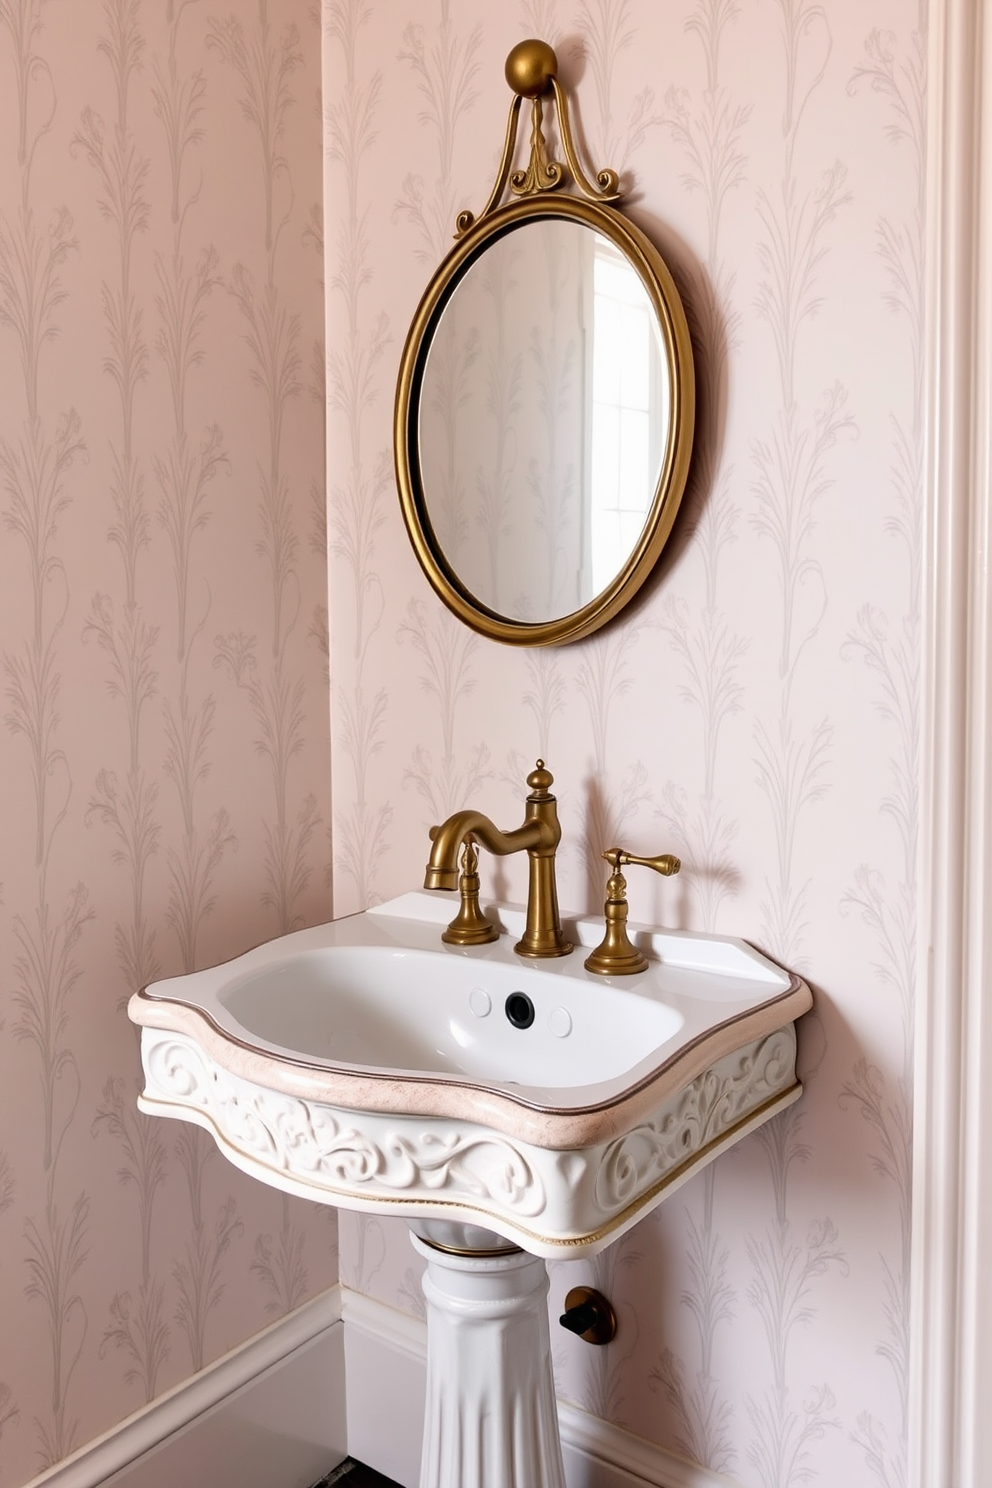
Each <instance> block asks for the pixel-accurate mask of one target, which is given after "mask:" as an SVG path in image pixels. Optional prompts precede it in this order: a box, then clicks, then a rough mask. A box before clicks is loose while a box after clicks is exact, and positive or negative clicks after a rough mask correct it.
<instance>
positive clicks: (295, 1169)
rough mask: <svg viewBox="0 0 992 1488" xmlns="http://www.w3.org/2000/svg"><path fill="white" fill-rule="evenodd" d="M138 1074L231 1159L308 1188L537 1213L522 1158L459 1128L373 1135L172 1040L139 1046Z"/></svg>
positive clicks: (537, 1188) (542, 1199) (537, 1191)
mask: <svg viewBox="0 0 992 1488" xmlns="http://www.w3.org/2000/svg"><path fill="white" fill-rule="evenodd" d="M145 1068H146V1073H147V1077H148V1091H147V1094H148V1095H149V1096H150V1097H151V1098H153V1099H154V1097H155V1096H156V1095H161V1096H162V1097H163V1098H165V1099H168V1100H170V1101H173V1102H175V1103H178V1104H182V1105H184V1106H187V1107H189V1108H192V1109H199V1110H202V1111H204V1112H205V1113H206V1114H207V1115H209V1117H210V1119H211V1122H212V1123H213V1125H214V1126H215V1127H216V1129H217V1131H218V1132H219V1133H220V1134H221V1136H223V1138H224V1140H225V1141H226V1142H228V1143H230V1145H231V1146H232V1147H234V1148H235V1149H236V1150H237V1151H239V1152H241V1153H243V1154H244V1155H245V1156H246V1157H250V1158H254V1159H256V1160H257V1161H259V1162H262V1163H265V1164H266V1166H268V1167H275V1168H278V1169H279V1170H281V1171H283V1172H285V1173H287V1174H289V1175H291V1176H292V1177H294V1178H297V1179H302V1180H303V1181H304V1182H307V1183H312V1184H314V1185H316V1186H318V1187H319V1186H321V1185H322V1184H326V1185H327V1186H328V1187H333V1188H335V1189H338V1190H341V1189H345V1190H347V1189H351V1190H357V1191H360V1190H361V1189H362V1188H363V1187H365V1188H367V1187H369V1186H378V1187H382V1188H386V1189H389V1190H390V1191H392V1192H396V1193H404V1194H409V1196H410V1197H413V1195H414V1194H415V1193H416V1192H417V1191H420V1192H421V1193H424V1194H426V1195H436V1196H437V1197H438V1198H444V1199H448V1200H451V1199H456V1198H459V1197H460V1198H464V1199H466V1200H468V1201H470V1202H476V1203H478V1202H480V1201H482V1202H489V1203H492V1204H495V1205H497V1206H498V1207H499V1208H501V1209H505V1210H507V1211H510V1212H512V1213H515V1214H519V1215H521V1216H523V1215H527V1216H534V1215H537V1214H540V1213H541V1212H542V1210H543V1209H544V1207H545V1204H546V1195H545V1190H544V1185H543V1183H542V1181H541V1178H540V1176H539V1175H538V1174H537V1173H536V1172H535V1171H534V1169H533V1167H532V1165H531V1164H530V1163H529V1162H528V1161H527V1158H526V1157H525V1156H524V1155H523V1153H522V1152H521V1151H520V1150H519V1149H518V1148H517V1147H516V1146H515V1145H514V1144H513V1143H512V1142H510V1141H508V1140H506V1139H505V1138H502V1137H498V1136H494V1135H492V1134H491V1133H488V1132H480V1131H479V1130H478V1129H475V1128H472V1127H469V1126H468V1125H467V1124H466V1125H465V1126H461V1127H459V1126H456V1125H449V1124H446V1123H445V1124H441V1123H437V1124H435V1125H434V1126H433V1127H429V1128H428V1127H423V1126H421V1127H420V1128H419V1129H418V1128H417V1126H416V1124H414V1123H411V1131H409V1132H403V1133H401V1132H398V1131H396V1130H389V1129H388V1128H387V1129H385V1130H382V1119H381V1118H378V1117H376V1116H369V1117H367V1118H366V1119H365V1122H363V1118H362V1115H361V1113H358V1112H353V1111H349V1112H347V1113H343V1112H340V1111H337V1110H335V1109H333V1108H331V1107H328V1106H322V1105H320V1104H318V1103H316V1102H311V1101H305V1100H301V1099H298V1098H296V1097H293V1096H286V1095H280V1094H278V1093H275V1092H273V1091H269V1090H265V1089H263V1088H262V1087H261V1086H258V1085H255V1084H253V1083H252V1082H251V1081H249V1080H245V1079H243V1078H241V1077H240V1076H237V1075H232V1074H230V1073H229V1072H228V1071H227V1070H223V1069H220V1068H218V1067H216V1066H213V1065H211V1064H210V1063H209V1061H207V1060H206V1059H205V1058H204V1056H203V1055H202V1053H201V1052H200V1051H199V1050H198V1049H197V1048H196V1046H195V1045H194V1044H193V1043H191V1042H190V1043H186V1042H184V1041H183V1040H181V1039H178V1038H176V1037H175V1036H174V1035H169V1036H168V1037H167V1038H165V1039H163V1040H162V1041H161V1042H159V1043H154V1042H152V1041H151V1039H149V1040H148V1044H147V1045H146V1050H145ZM366 1123H367V1125H366ZM373 1132H375V1133H376V1135H372V1133H373ZM380 1132H381V1135H380V1134H379V1133H380Z"/></svg>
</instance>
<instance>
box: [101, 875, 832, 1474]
mask: <svg viewBox="0 0 992 1488" xmlns="http://www.w3.org/2000/svg"><path fill="white" fill-rule="evenodd" d="M487 913H490V916H491V917H495V918H496V919H497V921H498V923H499V924H500V926H501V928H502V929H504V930H506V931H507V932H508V934H506V935H503V936H501V938H500V940H499V941H497V942H495V943H493V944H491V945H485V946H480V947H472V948H457V947H451V946H446V945H442V943H441V941H440V936H439V932H440V929H441V928H442V927H443V925H444V924H446V923H447V920H448V919H449V918H450V915H451V899H450V896H448V895H444V894H437V893H430V892H427V891H421V892H417V893H412V894H407V895H404V896H403V897H402V898H400V899H398V900H393V901H392V902H391V903H389V904H386V905H382V906H380V907H379V908H377V909H375V910H369V911H366V912H365V913H364V914H360V915H353V916H351V917H350V918H348V919H343V920H337V921H334V922H332V923H331V924H328V925H322V926H319V927H317V928H316V929H313V930H303V931H300V932H298V933H297V934H295V935H289V936H285V937H282V938H281V939H279V940H276V941H272V942H270V943H268V944H267V945H263V946H259V947H258V948H257V949H255V950H253V951H249V952H248V953H247V955H245V956H242V957H240V958H238V959H237V960H235V961H232V962H229V963H227V964H226V965H224V966H220V967H215V968H212V969H210V970H208V971H202V972H195V973H192V974H191V975H189V976H184V977H177V978H173V979H172V980H169V981H162V982H158V983H155V984H154V985H152V986H151V987H148V988H146V989H145V990H144V991H143V992H140V993H137V994H135V996H134V997H133V998H132V999H131V1003H130V1006H129V1013H130V1016H131V1018H132V1019H133V1020H134V1021H135V1022H136V1023H138V1024H140V1025H141V1026H142V1037H141V1047H142V1060H143V1064H144V1069H145V1090H144V1093H143V1095H142V1097H141V1100H140V1105H141V1107H142V1109H143V1110H145V1111H147V1112H149V1113H151V1114H154V1115H162V1116H173V1117H178V1118H179V1119H181V1120H186V1121H195V1122H198V1123H199V1124H200V1125H201V1126H203V1127H205V1128H206V1129H207V1130H208V1131H210V1132H211V1133H212V1134H213V1136H214V1138H215V1140H216V1142H217V1144H218V1146H219V1147H220V1148H221V1150H222V1151H223V1152H224V1153H225V1154H226V1156H228V1157H229V1158H230V1159H231V1160H232V1161H233V1162H235V1163H236V1164H237V1165H238V1166H239V1167H241V1168H243V1169H244V1170H245V1171H246V1172H248V1173H250V1174H252V1175H253V1176H255V1177H257V1178H259V1179H261V1180H262V1181H263V1182H265V1183H269V1184H272V1185H274V1186H275V1187H277V1188H281V1189H284V1190H285V1191H287V1192H289V1193H295V1194H300V1195H303V1196H304V1197H308V1198H313V1199H317V1200H319V1201H320V1202H321V1203H325V1204H326V1203H332V1204H336V1205H338V1206H340V1207H341V1208H348V1209H356V1210H363V1211H367V1212H375V1213H379V1214H396V1215H401V1216H403V1217H405V1218H406V1219H407V1220H408V1221H409V1222H410V1223H411V1227H412V1228H413V1230H414V1232H415V1237H416V1238H415V1244H416V1245H417V1246H418V1248H419V1249H420V1250H421V1251H422V1253H423V1254H424V1255H425V1256H426V1257H427V1261H428V1270H427V1276H426V1279H425V1284H424V1289H425V1294H426V1296H427V1302H428V1340H429V1341H428V1423H427V1427H426V1431H425V1444H424V1458H423V1468H422V1475H421V1485H422V1488H562V1485H563V1482H564V1478H563V1475H562V1467H561V1451H560V1447H559V1445H558V1432H557V1418H556V1414H555V1405H554V1386H553V1381H552V1377H551V1363H550V1345H549V1342H548V1325H547V1312H546V1306H545V1300H544V1299H545V1294H546V1291H547V1278H546V1271H545V1266H544V1262H543V1259H541V1258H546V1257H552V1256H553V1257H556V1258H559V1259H567V1258H571V1257H576V1256H581V1255H593V1254H595V1253H596V1252H597V1251H599V1250H601V1249H603V1248H604V1247H605V1246H606V1245H608V1244H610V1243H611V1242H612V1241H613V1240H615V1239H616V1238H617V1237H618V1236H619V1235H621V1234H622V1233H623V1232H624V1231H625V1230H626V1229H628V1228H629V1227H630V1226H631V1225H633V1224H635V1223H636V1222H637V1220H638V1219H639V1218H640V1217H641V1216H642V1215H643V1214H645V1213H647V1212H648V1211H649V1210H650V1209H652V1208H654V1207H655V1206H656V1205H657V1204H659V1203H660V1202H661V1201H662V1199H663V1198H665V1197H666V1196H667V1195H668V1194H670V1193H671V1192H672V1191H673V1190H674V1189H675V1188H676V1187H677V1186H678V1185H680V1184H681V1183H682V1182H684V1181H685V1180H686V1178H688V1177H689V1176H690V1175H691V1174H692V1173H694V1172H696V1171H697V1170H698V1169H699V1168H700V1167H702V1166H703V1165H705V1163H707V1162H709V1161H711V1160H712V1158H714V1157H715V1156H716V1155H717V1154H718V1153H719V1152H721V1151H723V1150H724V1149H725V1148H726V1147H728V1146H730V1145H731V1144H732V1143H733V1142H736V1141H738V1140H739V1139H740V1138H741V1137H742V1136H744V1135H745V1134H746V1133H747V1132H749V1131H751V1130H753V1129H754V1128H755V1127H756V1126H758V1125H760V1124H761V1123H762V1122H764V1121H767V1120H768V1119H769V1118H770V1117H771V1116H773V1115H774V1114H775V1113H776V1112H777V1111H780V1110H782V1109H783V1108H784V1107H785V1106H787V1105H789V1104H790V1103H791V1102H792V1101H794V1100H796V1099H797V1098H798V1096H799V1095H800V1094H801V1086H800V1084H799V1082H798V1081H797V1079H796V1071H795V1055H796V1038H795V1028H794V1024H795V1020H796V1019H797V1018H798V1017H800V1016H801V1014H802V1013H804V1012H806V1011H807V1009H808V1008H809V1007H810V1005H811V1001H812V999H811V996H810V992H809V989H808V987H807V986H806V985H805V983H804V982H802V981H801V980H800V979H799V978H798V977H795V976H792V975H790V973H788V972H786V971H783V970H782V969H781V968H780V967H778V966H776V965H775V964H774V963H773V962H771V961H769V960H768V959H767V958H766V957H764V956H762V955H760V954H759V953H758V952H757V951H755V950H753V949H752V948H751V947H750V946H748V945H746V944H745V943H744V942H743V941H737V940H728V939H724V938H719V937H715V936H704V935H695V934H691V933H681V932H672V931H657V930H651V929H649V928H647V927H641V928H640V929H638V927H636V926H631V927H630V928H631V931H632V935H633V939H634V941H635V943H636V944H637V946H638V948H639V949H640V950H642V951H643V952H644V953H645V954H646V956H647V957H648V961H649V966H648V969H647V971H645V972H641V973H639V974H638V975H635V976H627V977H623V978H619V977H617V978H610V977H605V978H604V977H597V976H593V975H592V974H590V973H588V972H586V971H585V970H584V969H583V966H582V957H581V955H579V954H578V953H577V954H575V955H573V956H570V957H564V958H560V959H556V960H553V961H546V962H542V963H541V964H540V965H539V966H537V965H534V964H526V963H522V962H521V960H520V958H519V957H517V956H515V955H514V953H513V950H512V945H513V940H514V938H515V937H517V936H519V934H520V933H521V931H522V928H523V912H522V911H521V910H518V909H513V908H509V907H506V906H487ZM566 928H567V932H568V935H569V938H570V939H571V940H572V941H573V942H574V943H575V944H576V946H577V947H579V946H588V947H590V948H591V947H592V946H594V945H595V944H596V943H597V942H598V940H599V938H600V936H601V934H602V921H601V920H597V919H582V920H577V921H570V922H569V923H568V924H567V927H566ZM535 1258H536V1259H535ZM495 1423H498V1425H496V1424H495Z"/></svg>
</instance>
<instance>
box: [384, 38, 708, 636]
mask: <svg viewBox="0 0 992 1488" xmlns="http://www.w3.org/2000/svg"><path fill="white" fill-rule="evenodd" d="M505 70H506V79H507V82H508V84H509V86H510V88H511V90H512V91H513V95H514V96H513V100H512V102H511V105H510V111H509V117H508V120H507V128H506V138H505V141H504V145H503V153H502V157H501V160H500V165H499V169H498V171H497V175H496V181H495V184H494V186H493V189H492V191H491V192H490V195H489V199H488V201H487V202H486V204H485V206H484V207H483V208H482V210H481V212H480V213H479V214H478V216H476V215H474V214H473V213H472V212H471V211H468V210H465V211H463V212H461V213H460V214H459V216H458V218H457V221H456V233H455V246H454V248H453V249H452V250H451V252H450V253H449V254H448V256H447V258H446V259H445V260H444V262H443V263H442V264H441V266H440V268H439V269H438V271H437V273H436V274H435V275H434V278H433V279H432V280H431V283H430V284H429V285H428V287H427V290H426V291H425V293H424V296H423V298H422V300H421V302H420V305H419V307H418V309H417V313H416V315H415V316H414V320H413V323H412V325H411V327H410V331H409V334H408V336H407V341H406V345H405V347H404V351H403V356H402V360H401V363H400V373H399V381H398V384H397V392H396V408H395V418H394V452H395V459H396V475H397V483H398V487H399V494H400V503H401V506H402V510H403V516H404V520H405V522H406V526H407V531H408V533H409V536H410V541H411V543H412V545H413V548H414V552H415V554H416V556H417V558H418V560H419V562H420V565H421V567H422V568H423V570H424V573H425V575H426V576H427V578H428V580H429V582H430V583H431V585H432V587H433V588H434V590H435V592H436V593H437V595H438V596H439V598H440V599H441V600H442V601H443V602H444V603H445V604H446V605H447V606H448V608H449V609H450V610H451V611H452V612H453V613H454V614H456V615H457V616H458V617H459V619H461V620H463V621H464V622H465V623H466V624H467V625H470V626H471V627H472V628H473V629H475V630H477V631H479V632H480V633H481V634H483V635H486V636H489V637H490V638H491V639H493V640H498V641H503V642H506V643H508V644H511V645H558V644H562V643H564V642H566V641H572V640H578V639H580V638H581V637H582V636H585V635H589V634H590V633H591V632H592V631H594V630H596V629H598V628H599V626H601V625H604V624H605V623H606V622H607V621H608V620H610V619H611V618H612V617H613V616H614V615H615V614H616V613H617V612H618V611H619V610H620V609H621V608H622V607H623V606H624V605H625V604H626V603H627V602H628V601H629V600H630V599H631V598H632V597H633V595H634V594H635V593H636V592H637V590H638V589H639V588H640V586H641V585H642V584H643V583H644V581H645V579H646V578H647V576H648V574H649V573H650V570H651V568H652V567H653V565H654V563H655V562H656V560H657V558H658V556H659V554H660V552H661V550H662V548H663V547H664V544H665V542H666V540H667V538H668V535H669V532H670V531H671V527H672V523H673V521H674V519H675V515H676V513H677V510H678V506H679V503H680V501H681V498H682V492H683V490H684V487H685V482H686V477H687V474H688V468H689V458H690V453H691V446H692V432H693V421H694V408H695V390H694V382H693V368H692V349H691V344H690V340H689V332H688V327H687V325H686V319H685V313H684V310H683V308H682V302H681V300H680V298H679V295H678V291H677V290H676V288H675V284H674V281H673V280H672V277H671V274H670V273H669V271H668V269H667V267H666V265H665V263H664V262H663V260H662V259H661V257H660V255H659V254H658V252H657V251H656V249H655V248H654V247H653V246H652V244H651V243H650V242H649V240H648V239H647V238H646V237H645V235H644V234H643V233H642V232H641V231H640V230H639V229H638V228H637V227H636V226H635V225H634V224H633V223H631V222H629V221H628V220H627V218H625V217H624V216H623V215H622V213H620V212H618V211H617V210H616V209H615V208H614V207H613V206H612V205H611V203H613V202H616V201H617V200H618V199H619V196H620V191H619V176H618V174H617V172H616V171H614V170H611V169H606V168H603V169H599V170H596V171H594V172H593V173H592V176H591V177H590V175H588V174H587V173H586V171H585V170H584V169H583V166H582V164H581V162H580V160H579V158H578V154H577V151H576V148H575V142H574V139H573V135H572V129H571V123H570V120H569V113H568V101H567V98H566V96H565V93H564V90H563V89H562V87H561V84H560V83H559V81H558V63H557V58H556V57H555V53H554V51H553V50H552V48H551V47H550V46H548V45H547V43H546V42H542V41H534V40H530V41H524V42H521V43H520V44H519V45H518V46H516V47H514V48H513V50H512V51H511V52H510V54H509V56H508V57H507V60H506V69H505ZM525 100H526V101H529V102H530V104H531V110H532V120H531V133H530V150H529V158H527V159H526V164H525V165H523V166H522V167H520V168H517V169H515V168H514V162H515V159H516V155H517V139H518V128H519V123H520V111H521V108H522V106H523V104H524V102H525ZM548 100H550V105H551V109H552V110H553V115H554V124H555V128H556V134H557V139H558V143H559V145H560V148H561V152H562V154H563V156H564V163H563V162H561V161H558V160H555V159H553V158H552V157H551V155H550V154H549V147H548V140H547V137H546V135H545V108H544V105H545V103H546V102H547V101H548ZM569 187H571V190H569V189H568V188H569ZM505 197H506V198H508V199H507V200H504V198H505Z"/></svg>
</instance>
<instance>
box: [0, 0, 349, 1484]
mask: <svg viewBox="0 0 992 1488" xmlns="http://www.w3.org/2000/svg"><path fill="white" fill-rule="evenodd" d="M319 60H320V43H319V16H318V13H317V9H316V7H315V6H314V5H313V4H309V3H306V0H283V3H281V4H279V5H271V4H268V3H267V0H223V3H220V4H216V5H215V4H213V3H212V0H156V3H152V0H73V3H72V4H68V5H67V4H56V3H53V0H0V390H2V396H0V666H2V674H3V681H2V686H3V700H2V727H0V821H2V823H3V828H2V833H0V978H2V980H0V1484H3V1485H11V1488H14V1485H18V1484H22V1483H24V1482H26V1481H27V1480H28V1479H29V1478H32V1477H33V1476H34V1475H35V1474H36V1473H37V1472H38V1471H39V1470H41V1469H42V1468H44V1467H45V1466H47V1465H48V1464H51V1463H53V1462H55V1461H57V1460H58V1459H60V1458H61V1457H63V1456H65V1455H66V1454H67V1453H68V1452H70V1451H71V1450H72V1449H74V1448H75V1447H77V1446H79V1445H81V1444H82V1443H84V1442H85V1441H87V1440H88V1439H89V1438H91V1437H93V1436H94V1435H96V1434H97V1433H99V1432H101V1431H103V1430H106V1429H107V1428H108V1427H110V1426H111V1425H113V1424H114V1423H115V1422H116V1421H119V1420H121V1419H122V1418H123V1417H125V1416H126V1415H128V1414H129V1413H130V1412H131V1411H133V1410H135V1409H136V1408H137V1407H139V1406H140V1405H142V1404H143V1403H144V1402H146V1401H147V1400H149V1399H150V1398H152V1397H153V1396H154V1395H156V1394H158V1393H160V1392H161V1391H162V1390H164V1389H166V1388H167V1387H169V1386H170V1385H172V1384H174V1383H175V1382H176V1381H177V1380H180V1379H182V1378H184V1377H185V1376H187V1375H189V1374H190V1373H191V1372H193V1371H194V1370H196V1369H199V1368H200V1367H201V1366H202V1365H203V1364H205V1363H207V1362H208V1361H210V1360H211V1359H214V1358H215V1357H217V1356H218V1355H219V1354H221V1353H223V1352H225V1351H226V1350H227V1349H229V1348H231V1347H232V1346H233V1345H235V1344H236V1343H238V1342H239V1341H241V1340H242V1339H244V1338H246V1337H248V1336H249V1335H251V1334H252V1333H254V1332H256V1331H257V1330H258V1329H259V1328H260V1327H262V1326H264V1325H265V1324H266V1323H267V1322H268V1321H270V1320H271V1319H272V1318H273V1317H275V1316H278V1315H280V1314H282V1313H284V1312H286V1311H287V1310H289V1309H291V1308H293V1307H294V1306H296V1305H298V1304H299V1303H300V1302H301V1301H303V1300H304V1299H305V1298H307V1297H308V1296H310V1295H311V1294H313V1293H314V1292H316V1291H318V1290H319V1289H321V1288H322V1287H324V1286H326V1285H327V1284H328V1283H329V1282H330V1281H332V1280H333V1279H334V1277H335V1275H336V1254H335V1252H336V1226H335V1222H334V1218H333V1215H331V1214H329V1213H327V1212H325V1211H322V1210H319V1209H317V1208H316V1207H314V1206H307V1205H304V1204H297V1203H293V1202H288V1201H284V1200H283V1199H282V1198H281V1197H279V1196H277V1195H276V1194H275V1193H272V1192H269V1191H267V1190H265V1189H263V1188H262V1187H261V1186H259V1185H256V1184H253V1183H251V1182H250V1181H249V1180H248V1179H246V1178H244V1177H242V1176H241V1175H240V1174H239V1173H238V1172H237V1171H236V1170H235V1169H234V1168H233V1167H231V1166H230V1165H229V1164H227V1163H225V1162H224V1160H223V1159H222V1158H221V1157H220V1155H219V1154H218V1153H217V1152H216V1151H215V1150H214V1148H213V1145H212V1143H211V1142H210V1141H209V1139H208V1138H207V1137H206V1136H205V1134H204V1133H202V1132H200V1131H198V1130H196V1129H195V1128H193V1127H191V1126H186V1125H181V1124H178V1123H177V1124H171V1123H168V1124H167V1123H162V1122H155V1121H151V1120H146V1119H145V1118H143V1117H141V1116H139V1115H138V1113H137V1111H136V1108H135V1096H136V1093H137V1090H138V1087H139V1074H140V1069H139V1062H138V1050H137V1038H136V1031H135V1030H134V1029H133V1028H132V1027H131V1026H130V1025H129V1023H128V1021H127V1017H126V1014H125V1011H124V1008H125V1003H126V1000H127V998H128V995H129V994H130V992H131V991H132V990H133V989H134V988H136V987H138V986H140V985H141V984H143V983H146V982H148V981H150V980H152V979H154V978H156V977H158V976H164V975H170V974H174V973H177V972H181V971H184V970H187V969H191V968H193V967H194V966H197V965H202V964H205V963H207V962H210V961H216V960H218V959H221V958H226V957H229V956H231V955H234V954H236V953H238V952H239V951H241V950H243V949H245V948H247V947H248V946H249V945H251V944H253V943H255V942H257V941H258V940H259V939H262V938H266V937H268V936H270V935H273V934H276V933H279V932H280V931H284V930H288V929H290V928H291V927H293V926H297V925H301V924H303V923H305V922H314V921H319V920H321V919H323V918H326V917H327V915H328V913H329V908H330V896H329V836H328V832H329V826H330V803H329V788H328V774H327V750H328V707H327V610H326V557H325V523H324V499H323V490H324V479H323V459H324V446H323V394H324V387H323V369H324V354H323V345H322V338H321V326H322V257H321V255H322V230H321V206H320V203H321V174H320V172H321V157H320V114H319V109H320V101H319V96H320V76H319Z"/></svg>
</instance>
